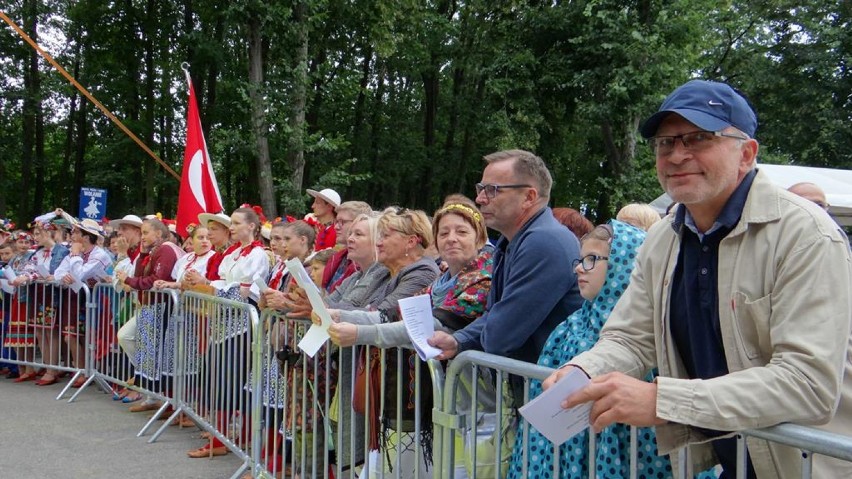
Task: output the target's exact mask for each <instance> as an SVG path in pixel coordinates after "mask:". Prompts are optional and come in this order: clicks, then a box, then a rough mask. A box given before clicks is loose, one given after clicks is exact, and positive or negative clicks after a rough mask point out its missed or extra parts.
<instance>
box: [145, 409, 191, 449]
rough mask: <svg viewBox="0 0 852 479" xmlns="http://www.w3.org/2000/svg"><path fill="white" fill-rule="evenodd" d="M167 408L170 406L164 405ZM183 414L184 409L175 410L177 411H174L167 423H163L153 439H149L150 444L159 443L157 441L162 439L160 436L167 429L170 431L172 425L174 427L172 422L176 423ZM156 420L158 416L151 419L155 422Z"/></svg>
mask: <svg viewBox="0 0 852 479" xmlns="http://www.w3.org/2000/svg"><path fill="white" fill-rule="evenodd" d="M166 406H168V403H166V404H164V405H163V407H166ZM161 409H162V408H161ZM181 413H183V409H182V408H175V410H174V412H173V413H172V415H171V416H169V418H168V419H166V422H165V423H163V425H162V426H160V428H159V429H157V431H156V432H155V433H154V435H153V436H151V439H148V444H153V443H155V442H156V441H157V439H159V438H160V435H162V434H163V433H164V432H166V429H168V428H169V426H171V425H172V421H175V420H176V419H177V418H178V417H180V415H181ZM154 419H157V416H156V415H155V416H154V417H153V418H151V420H152V421H153V420H154Z"/></svg>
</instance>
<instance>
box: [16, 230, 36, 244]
mask: <svg viewBox="0 0 852 479" xmlns="http://www.w3.org/2000/svg"><path fill="white" fill-rule="evenodd" d="M12 240H14V241H18V240H27V241H30V242H32V240H33V235H31V234H29V233H27V232H26V231H15V232H13V233H12Z"/></svg>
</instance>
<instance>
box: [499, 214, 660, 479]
mask: <svg viewBox="0 0 852 479" xmlns="http://www.w3.org/2000/svg"><path fill="white" fill-rule="evenodd" d="M644 240H645V232H644V231H642V230H640V229H638V228H635V227H633V226H631V225H629V224H627V223H622V222H620V221H614V220H613V221H610V222H609V223H608V224H605V225H600V226H597V227H595V229H593V230H592V231H591V232H590V233H589V234H587V235H586V236H584V237H583V238H582V239H581V242H582V249H581V253H580V254H581V258H580V259H579V260H575V262H574V265H573V266H574V271H575V272H576V273H577V281H578V285H579V288H580V295H581V296H583V298H584V299H585V300H586V301H585V302H583V306H582V307H580V309H578V310H577V311H576V312H574V313H573V314H572V315H571V316H568V319H566V320H565V321H564V322H563V323H562V324H560V325H559V326H557V327H556V329H554V330H553V332H552V333H551V334H550V337H549V338H548V339H547V343H546V344H545V346H544V349H542V352H541V356H540V357H539V358H538V364H540V365H542V366H548V367H551V368H558V367H560V366H562V365H563V364H565V363H567V362H568V361H569V360H570V359H571V358H573V357H574V356H576V355H578V354H580V353H582V352H584V351H587V350H589V349H591V347H592V346H593V345H594V344H595V342H596V341H597V340H598V336H599V335H600V332H601V328H602V327H603V325H604V323H605V322H606V319H607V318H608V317H609V314H610V312H612V309H613V308H614V307H615V304H616V303H617V302H618V298H620V297H621V295H622V293H624V290H625V289H627V284H628V283H629V282H630V273H631V272H632V271H633V264H634V261H635V259H636V254H637V251H638V249H639V246H641V245H642V242H643V241H644ZM652 379H653V376H652V375H649V376H648V377H647V378H646V380H649V381H650V380H652ZM539 394H541V381H537V380H533V381H531V384H530V399H532V398H534V397H536V396H538V395H539ZM638 438H639V449H638V455H639V456H638V467H639V469H638V473H639V474H638V477H640V478H643V477H644V478H658V477H659V478H665V477H671V476H672V468H671V463H670V462H669V460H668V458H667V457H660V456H658V455H657V442H656V439H655V435H654V430H653V429H651V428H640V429H639V431H638ZM525 444H526V445H527V464H526V475H524V464H523V461H524V457H523V447H524V445H525ZM588 446H589V437H588V430H587V431H585V432H583V433H581V434H578V435H576V436H574V437H572V438H571V439H569V440H568V441H567V442H566V443H565V444H563V445H562V446H560V447H559V477H560V478H563V479H564V478H586V477H589V470H588V468H589V457H588V452H589V451H588ZM595 455H596V458H595V469H596V470H595V476H596V477H599V478H607V479H609V478H627V477H630V471H629V467H630V429H629V428H628V426H625V425H623V424H614V425H612V426H609V427H607V428H605V429H604V430H603V431H601V432H600V434H598V436H597V448H596V451H595ZM509 477H510V478H521V477H535V478H541V479H551V478H552V477H553V443H551V442H550V441H548V440H547V438H545V437H544V436H543V435H542V434H541V433H540V432H538V431H537V430H536V429H535V428H533V427H532V426H530V427H529V438H528V440H527V441H526V442H525V441H524V440H523V422H521V424H520V425H519V429H518V433H517V440H516V442H515V448H514V451H513V453H512V463H511V465H510V467H509Z"/></svg>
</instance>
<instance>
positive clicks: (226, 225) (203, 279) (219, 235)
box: [181, 213, 240, 294]
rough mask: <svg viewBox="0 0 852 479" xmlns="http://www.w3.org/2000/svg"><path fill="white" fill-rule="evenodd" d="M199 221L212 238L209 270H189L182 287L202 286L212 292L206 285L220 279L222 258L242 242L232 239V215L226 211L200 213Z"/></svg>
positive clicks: (208, 263) (208, 236) (205, 290)
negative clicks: (200, 271)
mask: <svg viewBox="0 0 852 479" xmlns="http://www.w3.org/2000/svg"><path fill="white" fill-rule="evenodd" d="M198 221H199V224H200V225H201V226H204V227H206V228H207V238H208V239H209V240H210V245H211V248H212V250H213V255H212V256H210V258H209V259H208V260H207V271H205V272H204V273H199V272H197V271H195V270H193V269H190V270H188V271H187V272H186V274H185V275H184V277H183V280H182V282H181V287H182V288H183V289H195V288H196V287H201V289H202V290H204V292H208V293H210V294H212V291H211V290H210V289H209V287H205V285H209V284H210V282H211V281H216V280H218V279H220V278H219V266H220V265H221V264H222V260H223V259H225V256H227V255H229V254H231V253H233V252H234V251H235V250H237V249H238V248H240V244H239V243H238V242H232V240H231V230H230V228H231V217H230V216H228V215H226V214H224V213H216V214H212V213H201V214H200V215H198ZM205 288H206V289H205Z"/></svg>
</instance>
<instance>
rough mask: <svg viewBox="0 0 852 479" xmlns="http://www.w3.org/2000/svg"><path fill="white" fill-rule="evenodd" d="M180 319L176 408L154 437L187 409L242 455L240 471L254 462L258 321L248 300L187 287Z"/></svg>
mask: <svg viewBox="0 0 852 479" xmlns="http://www.w3.org/2000/svg"><path fill="white" fill-rule="evenodd" d="M180 304H181V306H180V310H181V311H182V314H181V315H180V316H178V317H177V318H176V320H175V323H176V325H177V326H178V327H177V330H176V347H175V370H176V376H175V377H176V381H175V387H174V411H173V413H172V416H171V417H170V418H169V419H168V421H167V422H166V425H164V426H163V427H161V428H160V430H158V431H157V432H156V433H155V434H154V435H153V436H152V437H151V440H150V441H149V442H153V441H155V440H156V439H157V438H158V437H159V435H160V434H162V432H163V431H164V429H165V428H166V427H167V425H168V424H169V423H170V422H171V421H173V420H174V419H177V418H178V416H179V414H181V413H183V414H185V415H186V416H188V417H189V418H190V419H191V420H192V421H193V422H195V423H196V424H197V425H198V426H199V428H201V429H202V430H203V431H205V432H206V433H207V434H208V436H209V439H208V440H209V441H210V443H211V444H212V443H213V442H214V441H219V442H220V443H221V444H222V445H223V446H221V447H227V448H228V450H230V451H231V452H233V453H234V454H236V455H237V456H238V457H239V458H240V459H241V460H242V461H243V465H242V467H241V468H240V469H239V470H238V471H236V472H235V473H234V476H233V477H239V476H240V475H241V474H242V473H243V472H245V470H246V469H247V468H248V467H249V465H250V449H249V447H250V445H251V438H250V436H249V432H250V430H251V427H250V423H249V416H250V412H251V406H250V403H249V390H250V389H251V388H250V387H249V388H247V387H246V386H247V384H248V377H249V372H250V368H251V365H252V362H253V351H252V347H253V346H254V344H255V342H256V341H255V339H254V338H255V337H256V336H257V334H258V333H257V329H258V325H259V321H258V314H257V310H256V309H255V307H254V306H253V305H251V304H249V303H245V302H241V301H233V300H229V299H223V298H219V297H216V296H210V295H206V294H200V293H195V292H186V293H184V294H183V297H182V300H181V302H180Z"/></svg>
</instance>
